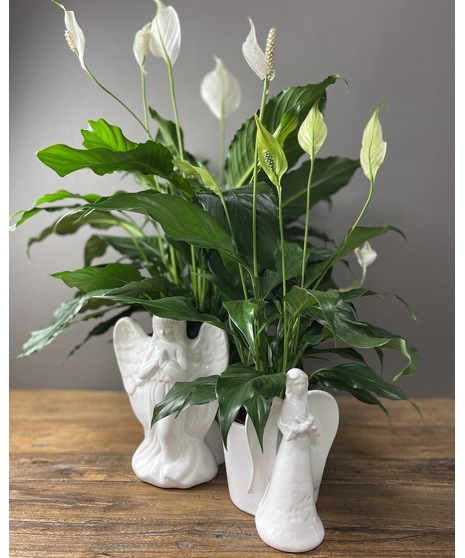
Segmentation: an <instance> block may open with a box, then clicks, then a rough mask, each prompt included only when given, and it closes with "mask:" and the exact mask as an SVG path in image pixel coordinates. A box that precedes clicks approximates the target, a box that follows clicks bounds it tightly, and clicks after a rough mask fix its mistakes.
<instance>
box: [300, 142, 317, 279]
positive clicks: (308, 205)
mask: <svg viewBox="0 0 465 558" xmlns="http://www.w3.org/2000/svg"><path fill="white" fill-rule="evenodd" d="M314 159H315V154H314V152H312V154H311V159H310V172H309V174H308V183H307V206H306V213H305V234H304V253H303V255H302V280H301V283H300V286H301V287H302V289H303V288H304V287H305V270H306V269H307V243H308V229H309V222H310V191H311V185H312V176H313V166H314Z"/></svg>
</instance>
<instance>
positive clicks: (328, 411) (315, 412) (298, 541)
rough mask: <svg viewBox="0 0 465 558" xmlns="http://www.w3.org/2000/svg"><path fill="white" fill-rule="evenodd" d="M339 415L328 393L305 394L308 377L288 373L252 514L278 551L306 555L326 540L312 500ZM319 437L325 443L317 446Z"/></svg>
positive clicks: (296, 370)
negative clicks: (272, 451)
mask: <svg viewBox="0 0 465 558" xmlns="http://www.w3.org/2000/svg"><path fill="white" fill-rule="evenodd" d="M313 403H315V405H314V404H313ZM338 415H339V413H338V411H337V404H336V402H335V400H334V398H333V397H332V396H331V395H329V394H327V393H325V392H322V391H310V392H309V391H308V376H307V374H305V372H303V371H302V370H299V369H298V368H293V369H291V370H289V372H288V373H287V378H286V398H285V399H284V401H283V404H282V407H281V412H280V415H279V419H278V428H279V430H280V432H281V433H282V440H281V443H280V445H279V449H278V453H277V455H276V459H275V461H274V464H273V470H272V473H271V478H270V481H269V484H268V487H267V489H266V492H265V495H264V496H263V499H262V500H261V502H260V504H259V506H258V510H257V513H256V514H255V525H256V528H257V532H258V534H259V535H260V537H261V538H262V540H263V541H264V542H266V543H267V544H269V545H270V546H272V547H274V548H277V549H278V550H283V551H285V552H305V551H307V550H312V549H313V548H315V547H317V546H318V545H319V544H320V543H321V542H322V540H323V538H324V533H325V531H324V527H323V524H322V522H321V519H320V517H319V515H318V513H317V510H316V501H317V498H318V489H319V486H320V483H321V477H322V475H323V469H324V465H325V462H326V457H327V454H328V451H329V446H330V445H331V443H332V441H333V438H334V434H335V430H334V427H335V426H336V428H337V422H338ZM317 416H318V418H317ZM325 416H326V418H327V419H329V424H328V421H327V422H326V425H325V424H324V422H321V419H322V418H324V417H325ZM320 422H321V425H320ZM325 426H326V427H328V426H329V428H330V431H329V432H328V431H326V432H324V429H325ZM320 428H321V430H322V431H323V432H320ZM322 435H326V439H325V440H322V442H320V438H321V436H322ZM328 436H329V442H330V443H329V446H328ZM321 446H323V447H321Z"/></svg>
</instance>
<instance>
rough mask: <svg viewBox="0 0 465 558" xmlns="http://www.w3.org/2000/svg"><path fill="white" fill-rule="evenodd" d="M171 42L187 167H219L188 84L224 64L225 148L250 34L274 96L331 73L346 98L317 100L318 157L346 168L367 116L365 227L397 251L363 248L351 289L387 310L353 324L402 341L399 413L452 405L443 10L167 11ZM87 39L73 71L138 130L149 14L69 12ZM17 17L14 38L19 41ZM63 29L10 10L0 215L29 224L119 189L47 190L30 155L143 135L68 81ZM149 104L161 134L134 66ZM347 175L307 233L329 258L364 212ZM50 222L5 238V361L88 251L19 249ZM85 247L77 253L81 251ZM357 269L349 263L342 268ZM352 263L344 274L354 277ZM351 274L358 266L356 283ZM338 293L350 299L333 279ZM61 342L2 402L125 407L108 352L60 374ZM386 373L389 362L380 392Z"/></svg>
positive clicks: (450, 178)
mask: <svg viewBox="0 0 465 558" xmlns="http://www.w3.org/2000/svg"><path fill="white" fill-rule="evenodd" d="M172 4H173V5H174V7H175V8H176V10H177V12H178V14H179V17H180V20H181V28H182V45H181V53H180V56H179V58H178V61H177V62H176V64H175V66H174V75H175V83H176V92H177V99H178V108H179V112H180V117H181V121H182V124H183V127H184V132H185V141H186V146H187V148H188V149H189V150H191V151H196V152H197V153H199V154H200V155H203V156H205V157H207V158H209V159H210V160H211V161H212V162H214V163H215V162H216V161H217V159H218V156H217V137H218V136H217V121H216V120H215V118H214V117H213V116H212V115H211V114H210V112H209V111H208V108H207V107H206V106H205V105H204V104H203V102H202V101H201V99H200V95H199V86H200V81H201V79H202V78H203V76H204V75H205V74H206V73H207V72H209V71H210V70H211V69H212V68H213V65H214V64H213V58H212V56H213V55H216V56H219V57H220V58H222V60H223V62H224V63H225V65H226V66H227V67H228V69H229V70H230V71H232V72H233V73H234V74H235V76H236V77H237V79H238V80H239V82H240V84H241V87H242V93H243V100H242V104H241V107H240V109H239V110H238V111H237V112H236V113H235V114H234V115H233V116H232V117H231V118H230V119H229V120H228V121H227V125H226V133H227V136H228V139H230V138H232V135H233V133H234V131H235V130H236V128H237V127H238V126H239V125H240V124H241V122H242V121H243V120H244V119H245V118H247V117H249V116H250V115H251V114H252V113H253V112H254V111H255V110H256V108H257V106H258V104H259V99H260V95H261V82H260V81H259V80H258V78H256V76H255V74H253V73H252V71H251V70H250V69H249V67H248V66H247V64H246V62H245V60H244V59H243V57H242V53H241V45H242V42H243V40H244V39H245V37H246V36H247V34H248V32H249V24H248V21H247V17H251V18H252V19H253V20H254V22H255V25H256V28H257V35H258V39H259V42H260V43H262V44H263V43H264V41H265V39H266V34H267V32H268V30H269V28H270V27H272V26H275V27H277V30H278V48H277V54H276V78H275V80H274V81H273V82H272V85H271V91H270V93H271V94H272V95H273V94H276V93H277V92H279V91H280V90H281V89H282V88H284V87H287V86H291V85H304V84H306V83H316V82H318V81H321V80H322V79H324V78H325V77H326V76H328V75H330V74H333V73H338V74H340V75H341V76H343V77H344V78H345V79H346V80H347V81H348V83H349V89H348V90H347V88H346V87H345V84H344V82H342V81H340V82H339V83H337V84H335V85H333V86H331V87H330V88H329V89H328V103H327V116H326V121H327V125H328V129H329V133H328V138H327V141H326V143H325V146H324V147H323V149H322V151H321V152H320V156H322V157H325V156H330V155H342V156H347V157H354V158H355V157H358V154H359V150H360V141H361V135H362V131H363V128H364V126H365V124H366V122H367V121H368V119H369V117H370V116H371V114H372V112H373V110H374V108H375V107H376V105H377V104H378V103H379V102H380V101H384V102H385V103H386V105H385V108H384V109H383V110H382V112H381V115H380V117H381V121H382V124H383V129H384V136H385V139H386V140H387V142H388V149H387V156H386V160H385V163H384V165H383V167H382V169H381V170H380V171H379V173H378V177H377V187H376V191H375V194H374V198H373V202H372V204H371V206H370V209H369V212H368V213H367V215H366V217H365V218H364V220H363V223H362V224H364V225H366V226H378V225H384V224H391V225H394V226H396V227H399V228H400V229H402V230H403V231H404V233H405V234H406V236H407V242H405V241H404V240H402V238H401V237H400V236H398V235H397V234H395V233H388V234H387V235H385V236H382V237H379V238H378V239H375V240H374V241H373V242H372V246H373V248H374V249H375V250H376V251H377V252H378V259H377V261H376V262H375V263H374V264H373V265H372V266H371V267H370V268H369V270H368V276H367V280H366V283H365V286H366V287H368V288H371V289H373V290H376V291H378V292H387V293H395V294H398V295H400V296H402V297H403V298H405V299H406V300H407V301H408V302H409V304H410V305H411V306H412V307H413V310H414V311H415V313H416V315H417V318H418V321H417V322H415V321H413V320H412V319H411V318H410V316H409V315H408V313H407V312H406V310H405V308H404V307H403V306H402V305H401V304H400V303H398V302H397V301H396V300H395V298H393V297H385V298H384V299H382V300H379V301H376V300H375V301H373V300H372V301H370V303H369V304H366V303H365V304H364V305H363V306H360V317H361V318H362V319H365V320H366V321H371V322H373V323H376V324H377V325H380V326H382V327H385V328H387V329H389V330H391V331H393V332H396V333H399V334H401V335H403V336H405V337H407V338H408V339H409V340H410V341H411V342H412V343H413V344H414V345H416V347H417V348H418V350H419V352H420V355H421V357H422V361H421V363H420V366H419V371H418V373H417V375H415V376H412V377H408V378H402V379H401V380H400V381H399V385H400V387H402V388H403V389H404V390H405V391H406V392H407V394H408V395H410V396H412V397H413V396H417V397H418V396H453V393H454V283H453V280H454V279H453V278H454V2H453V1H452V0H442V1H441V2H438V1H437V0H312V1H308V0H288V1H287V2H283V1H282V0H248V1H245V0H236V1H235V2H232V1H229V2H226V1H218V0H189V1H187V0H173V1H172ZM65 5H66V7H67V9H68V10H74V11H75V13H76V17H77V20H78V22H79V24H80V26H81V28H82V29H83V31H84V34H85V36H86V56H85V58H86V61H87V64H88V66H89V67H90V69H91V70H92V71H93V73H94V75H95V76H96V77H97V79H99V80H100V81H101V82H102V83H103V84H104V85H105V86H106V87H107V88H109V89H110V90H111V91H112V92H114V93H115V94H117V95H118V96H119V97H120V98H121V99H123V100H124V101H125V102H126V103H127V104H128V105H130V106H131V108H133V110H135V111H136V112H137V113H138V114H139V115H142V112H141V100H140V77H139V69H138V66H137V64H136V62H135V59H134V56H133V53H132V43H133V39H134V34H135V32H136V31H137V30H138V29H140V28H141V27H142V26H143V25H144V24H145V23H146V22H148V21H151V20H152V18H153V16H154V14H155V5H154V3H153V2H152V1H150V0H131V1H129V0H80V1H77V0H65ZM25 14H27V21H28V23H27V24H25V19H24V18H25ZM63 31H64V24H63V12H62V10H61V9H60V8H58V7H57V6H56V5H55V4H53V3H52V2H50V1H49V0H22V1H19V2H12V3H10V214H11V213H13V212H14V211H16V210H18V209H25V208H29V207H30V206H31V205H32V204H33V202H34V201H35V200H36V199H37V198H38V197H39V196H41V195H42V194H44V193H46V192H54V191H55V190H58V189H60V188H66V189H68V190H70V191H76V192H80V193H87V192H96V193H101V194H103V195H105V194H109V193H111V192H113V191H114V190H115V189H117V188H120V187H125V188H133V186H132V184H131V183H130V182H129V181H128V180H126V181H125V180H124V179H123V178H122V177H121V176H119V175H109V176H106V177H103V178H102V177H97V176H96V175H94V174H92V173H91V172H90V171H89V172H87V171H81V172H78V173H74V174H72V175H69V176H68V177H67V178H64V179H62V178H59V177H58V176H57V175H55V173H54V172H53V171H51V170H50V169H48V168H47V167H45V166H44V165H42V164H41V163H40V162H39V161H38V160H37V159H36V156H35V153H36V151H37V150H39V149H41V148H43V147H46V146H48V145H51V144H53V143H65V144H68V145H72V146H74V147H80V145H81V139H82V138H81V135H80V130H81V129H82V128H85V127H86V125H87V121H88V120H91V119H97V118H99V117H102V118H104V119H106V120H107V121H108V122H110V123H113V124H116V125H118V126H120V127H121V128H122V129H123V131H124V132H125V134H126V136H128V137H129V138H131V139H133V140H134V141H144V135H143V130H142V129H141V128H139V127H138V124H137V123H136V122H135V121H134V120H132V119H131V117H130V116H129V115H128V113H126V112H125V111H124V110H123V109H122V108H121V107H120V106H119V105H118V104H117V103H116V102H115V101H113V100H112V99H111V98H110V97H108V96H107V95H105V94H104V93H103V92H102V91H101V90H100V89H99V88H98V87H97V86H96V85H95V84H94V83H93V82H92V80H91V79H90V78H89V77H88V76H87V75H86V74H85V73H84V71H83V70H82V69H81V67H80V65H79V62H78V59H77V58H76V57H75V56H74V55H73V54H72V53H71V51H69V49H68V47H67V45H66V42H65V39H64V37H63ZM146 68H147V70H148V76H147V80H148V99H149V103H150V104H151V105H152V106H154V107H156V108H157V109H158V110H159V112H161V113H162V114H163V115H166V116H167V117H169V118H171V115H172V112H171V102H170V97H169V90H168V81H167V77H166V70H165V64H164V62H163V61H162V60H161V59H155V58H150V59H149V60H148V61H147V66H146ZM367 188H368V185H367V182H366V180H365V178H364V177H363V175H362V173H361V171H358V172H357V174H356V176H355V178H354V180H353V182H352V183H351V184H350V186H349V187H347V188H345V189H343V190H342V191H341V192H340V193H339V194H338V195H337V196H336V197H335V198H334V204H333V207H332V208H328V207H326V206H321V207H320V208H319V210H318V212H317V213H316V215H315V217H314V219H315V221H314V223H315V225H317V226H318V225H321V226H322V227H324V228H325V230H328V231H329V232H330V233H331V234H332V236H333V237H334V238H335V239H338V240H340V239H341V238H342V236H343V234H344V233H345V231H346V230H347V229H348V228H349V227H350V226H351V225H352V224H353V222H354V220H355V218H356V216H357V215H358V213H359V211H360V208H361V207H362V205H363V203H364V201H365V199H366V195H367V191H368V190H367ZM48 223H49V220H48V219H46V218H45V219H32V220H31V221H29V223H28V224H26V225H25V226H23V227H22V228H20V229H19V230H18V231H16V232H15V233H13V234H12V235H11V236H10V357H11V358H13V357H14V356H15V355H16V354H17V353H18V352H19V350H20V347H21V345H22V343H23V342H24V341H25V340H26V339H27V337H28V334H29V332H30V331H31V330H33V329H35V328H37V327H38V326H40V325H41V324H43V323H45V322H47V321H48V320H49V319H50V318H51V315H52V313H53V311H54V310H55V308H56V307H58V305H59V304H60V303H61V302H63V301H64V300H67V299H69V298H70V295H71V291H70V289H68V288H67V287H65V286H64V285H63V284H62V283H61V282H60V281H59V280H57V279H53V278H52V277H50V274H51V273H54V272H57V271H62V270H71V269H76V268H78V267H81V266H82V263H83V259H82V241H83V238H84V236H81V235H79V236H78V237H60V238H50V239H48V240H47V241H46V242H44V243H43V244H38V245H35V246H33V247H32V250H31V254H30V257H29V258H28V256H27V255H26V244H27V239H28V238H29V237H30V236H34V235H37V234H38V233H39V232H40V231H41V230H42V228H44V227H45V226H46V225H47V224H48ZM86 236H87V235H86ZM354 262H355V260H354ZM354 262H353V263H354ZM353 269H354V271H355V272H356V271H357V264H356V263H355V266H354V267H353ZM340 273H341V278H342V279H343V280H344V281H347V282H349V281H352V279H353V276H352V275H351V274H350V272H348V271H341V272H340ZM344 274H346V275H344ZM88 328H89V325H88V324H87V325H85V324H83V325H82V326H81V325H79V326H74V327H72V328H70V329H69V330H67V331H66V332H65V333H63V334H62V335H61V336H60V337H58V338H57V339H56V340H55V341H54V342H53V343H52V344H51V345H49V346H48V347H47V348H46V349H44V350H43V351H42V352H40V353H38V354H36V355H33V356H31V357H27V358H25V359H20V360H18V361H13V362H12V363H11V366H10V387H16V388H84V389H121V388H122V382H121V380H120V377H119V372H118V368H117V365H116V360H115V357H114V354H113V349H112V345H111V336H110V335H108V336H107V337H106V338H105V339H104V340H102V338H99V339H97V340H92V341H90V342H89V343H87V345H86V346H85V347H84V348H83V349H81V350H80V351H78V352H77V353H75V354H74V355H73V356H71V357H70V358H67V355H68V353H69V352H70V351H71V350H72V349H73V348H74V346H75V345H76V344H77V343H79V342H80V341H81V340H82V339H83V338H84V337H85V334H86V332H87V331H88ZM397 362H398V361H397V357H396V356H392V357H390V358H388V359H387V360H386V365H385V376H386V377H389V378H391V377H392V376H393V375H394V368H393V367H394V366H396V365H397Z"/></svg>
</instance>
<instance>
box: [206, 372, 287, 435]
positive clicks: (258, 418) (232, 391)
mask: <svg viewBox="0 0 465 558" xmlns="http://www.w3.org/2000/svg"><path fill="white" fill-rule="evenodd" d="M285 387H286V375H285V374H259V373H258V372H256V371H255V370H254V369H252V368H249V367H248V366H245V365H244V364H241V363H237V364H232V365H230V366H229V367H228V368H227V369H226V370H225V371H224V372H223V374H222V375H221V376H220V377H219V378H218V381H217V383H216V397H217V400H218V405H219V410H218V412H219V422H220V428H221V435H222V437H223V442H224V444H225V445H227V437H228V432H229V429H230V428H231V424H232V423H233V421H234V419H235V418H236V417H237V414H238V412H239V410H240V408H241V407H242V406H244V407H246V406H248V407H249V409H251V411H252V414H253V416H254V420H255V422H254V426H255V429H256V430H257V435H258V439H259V441H260V443H262V441H263V432H264V429H265V425H266V421H267V420H268V415H267V408H268V413H269V406H268V407H267V405H263V400H262V398H263V399H265V400H266V399H268V400H270V401H272V400H273V398H274V397H276V396H280V395H281V394H282V393H283V390H284V389H285ZM257 394H260V398H257ZM252 401H253V402H252Z"/></svg>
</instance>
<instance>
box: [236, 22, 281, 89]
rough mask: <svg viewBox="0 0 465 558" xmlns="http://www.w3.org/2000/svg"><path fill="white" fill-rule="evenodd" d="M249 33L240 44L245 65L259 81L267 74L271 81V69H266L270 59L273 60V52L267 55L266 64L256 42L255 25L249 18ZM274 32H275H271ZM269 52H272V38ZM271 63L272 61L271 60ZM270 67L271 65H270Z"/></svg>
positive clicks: (272, 74)
mask: <svg viewBox="0 0 465 558" xmlns="http://www.w3.org/2000/svg"><path fill="white" fill-rule="evenodd" d="M249 23H250V32H249V34H248V35H247V38H246V40H245V41H244V43H243V44H242V54H243V55H244V58H245V60H246V62H247V64H248V65H249V66H250V67H251V68H252V70H253V71H254V72H255V73H256V74H257V76H258V77H259V78H260V79H262V80H263V79H265V77H266V76H267V74H268V78H269V79H270V80H271V79H273V77H274V71H273V69H272V68H269V67H268V68H267V66H270V58H271V59H272V58H273V55H274V52H270V53H269V55H268V64H267V61H266V56H265V53H264V52H263V50H262V49H261V48H260V45H259V44H258V41H257V35H256V33H255V25H254V23H253V21H252V20H251V19H250V17H249ZM273 31H275V30H273ZM269 50H270V51H271V50H273V51H274V38H273V44H272V45H271V47H270V49H269ZM271 62H272V60H271ZM271 65H272V64H271Z"/></svg>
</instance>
